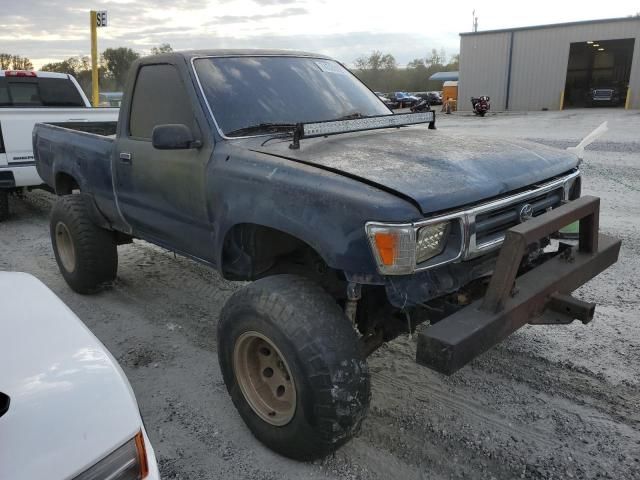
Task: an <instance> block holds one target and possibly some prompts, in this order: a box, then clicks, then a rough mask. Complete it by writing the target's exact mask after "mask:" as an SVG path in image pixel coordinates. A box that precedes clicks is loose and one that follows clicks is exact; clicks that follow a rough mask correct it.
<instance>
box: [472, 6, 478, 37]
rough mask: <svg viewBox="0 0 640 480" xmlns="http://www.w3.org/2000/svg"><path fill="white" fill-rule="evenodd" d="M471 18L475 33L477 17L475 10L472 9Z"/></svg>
mask: <svg viewBox="0 0 640 480" xmlns="http://www.w3.org/2000/svg"><path fill="white" fill-rule="evenodd" d="M471 15H472V17H473V31H474V32H477V31H478V17H476V9H475V8H474V9H473V12H472V13H471Z"/></svg>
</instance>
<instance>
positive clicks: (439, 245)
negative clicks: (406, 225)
mask: <svg viewBox="0 0 640 480" xmlns="http://www.w3.org/2000/svg"><path fill="white" fill-rule="evenodd" d="M449 226H450V222H442V223H434V224H433V225H427V226H426V227H422V228H421V229H420V230H418V239H417V245H416V263H422V262H424V261H426V260H429V259H430V258H431V257H435V256H436V255H438V254H440V253H441V252H442V250H444V247H445V244H446V243H447V237H448V234H449Z"/></svg>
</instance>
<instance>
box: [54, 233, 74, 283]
mask: <svg viewBox="0 0 640 480" xmlns="http://www.w3.org/2000/svg"><path fill="white" fill-rule="evenodd" d="M56 249H57V250H58V257H60V261H61V262H62V266H63V267H64V269H65V270H66V271H67V272H69V273H71V272H73V271H74V270H75V269H76V251H75V249H74V247H73V242H72V241H71V234H70V233H69V229H68V228H67V226H66V225H65V224H64V223H62V222H58V223H57V224H56Z"/></svg>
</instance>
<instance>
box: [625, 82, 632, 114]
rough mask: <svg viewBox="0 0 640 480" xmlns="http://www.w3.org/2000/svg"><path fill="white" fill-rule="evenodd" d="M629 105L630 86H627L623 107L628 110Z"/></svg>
mask: <svg viewBox="0 0 640 480" xmlns="http://www.w3.org/2000/svg"><path fill="white" fill-rule="evenodd" d="M630 105H631V87H627V99H626V100H625V102H624V109H625V110H629V108H630Z"/></svg>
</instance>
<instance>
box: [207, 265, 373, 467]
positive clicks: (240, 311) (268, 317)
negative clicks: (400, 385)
mask: <svg viewBox="0 0 640 480" xmlns="http://www.w3.org/2000/svg"><path fill="white" fill-rule="evenodd" d="M218 357H219V361H220V368H221V370H222V374H223V377H224V381H225V384H226V385H227V389H228V390H229V393H230V395H231V398H232V400H233V403H234V405H235V406H236V408H237V409H238V412H239V413H240V416H241V417H242V419H243V420H244V421H245V423H246V424H247V426H248V427H249V429H250V430H251V431H252V433H253V434H254V435H255V436H256V437H257V438H258V439H259V440H260V441H261V442H263V443H264V444H265V445H267V446H268V447H269V448H271V449H273V450H274V451H276V452H278V453H280V454H282V455H285V456H287V457H290V458H294V459H298V460H310V459H314V458H319V457H322V456H325V455H327V454H329V453H330V452H332V451H334V450H336V449H337V448H338V447H340V446H341V445H342V444H344V443H345V442H347V441H348V440H349V439H350V438H351V437H353V435H355V434H356V433H357V432H358V430H359V428H360V424H361V422H362V420H363V418H364V417H365V415H366V412H367V409H368V406H369V397H370V386H369V372H368V369H367V365H366V361H365V359H364V355H363V353H362V352H361V350H360V348H359V345H358V339H357V336H356V333H355V331H354V329H353V327H352V325H351V322H350V321H349V320H348V319H347V317H346V316H345V314H344V313H343V311H342V310H341V309H340V307H339V306H338V305H337V303H336V302H335V301H334V300H333V298H332V297H331V296H329V295H328V294H327V293H326V292H325V291H324V290H322V289H321V288H320V287H319V286H317V285H316V284H315V283H313V282H312V281H310V280H307V279H305V278H302V277H298V276H295V275H277V276H273V277H268V278H265V279H261V280H258V281H256V282H254V283H252V284H251V285H249V286H248V287H245V288H244V289H243V290H240V291H239V292H237V293H235V294H234V295H233V296H232V297H231V298H230V299H229V301H228V302H227V304H226V305H225V306H224V308H223V310H222V314H221V317H220V321H219V323H218Z"/></svg>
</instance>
